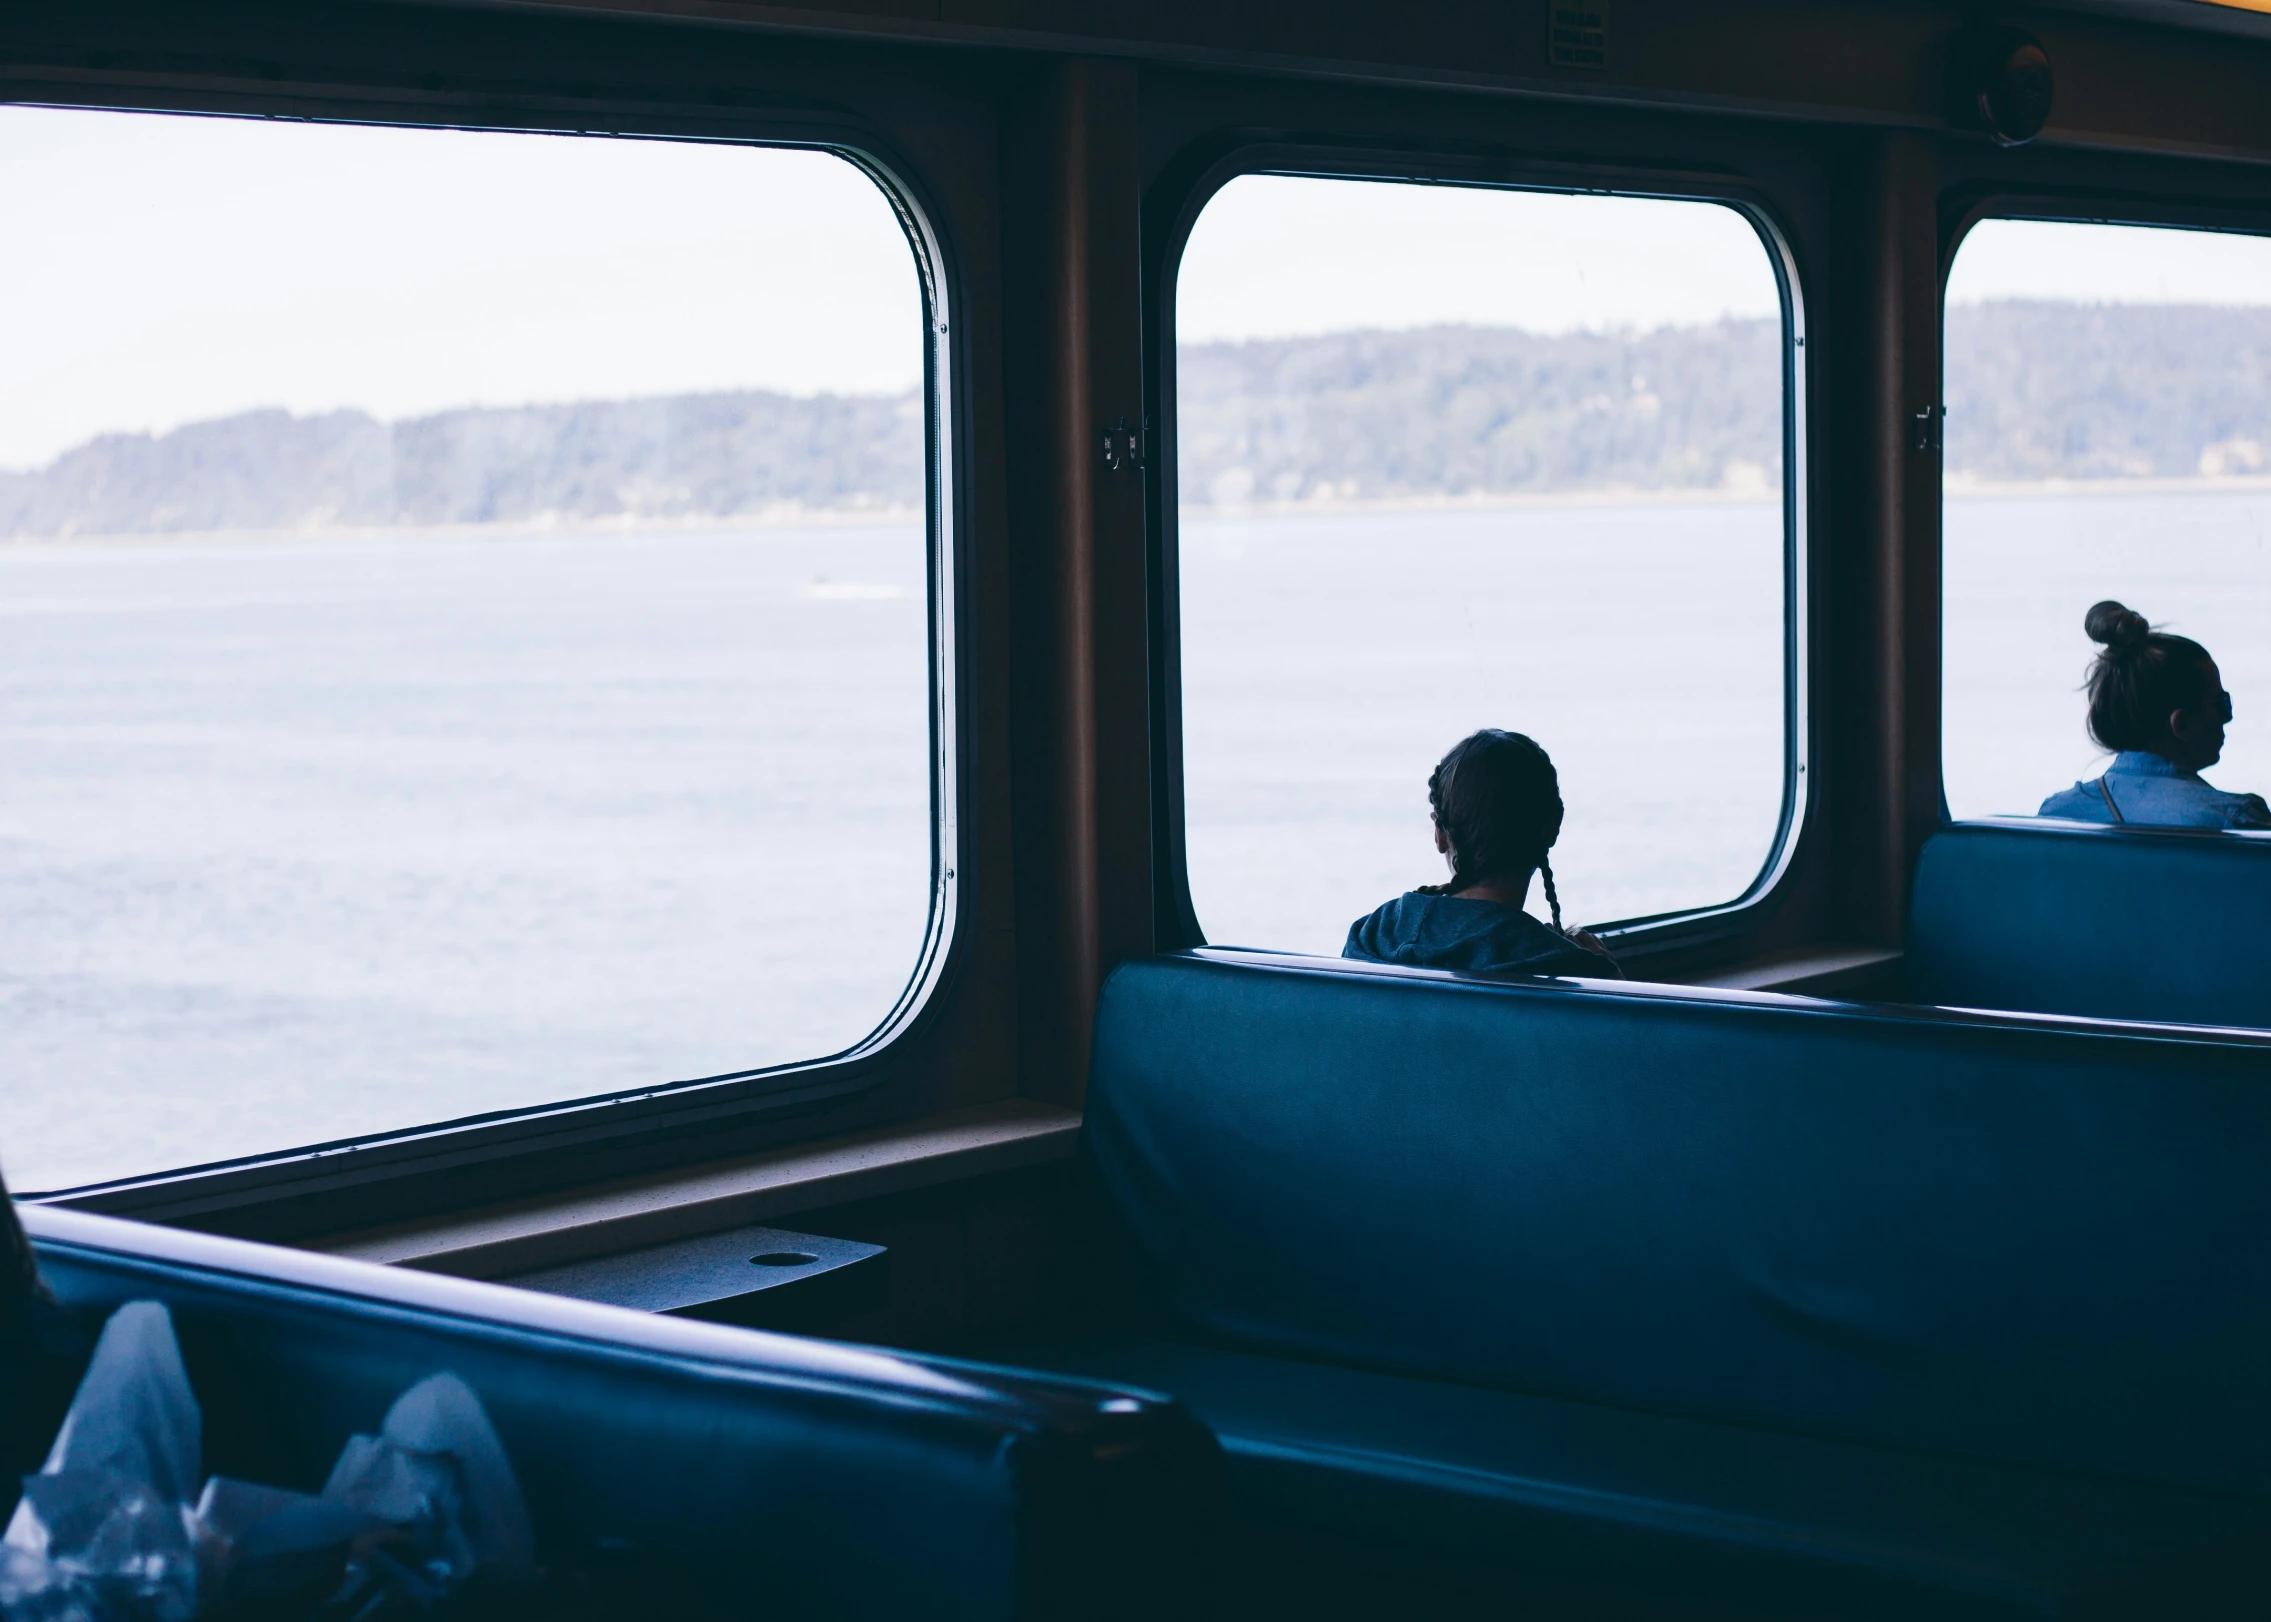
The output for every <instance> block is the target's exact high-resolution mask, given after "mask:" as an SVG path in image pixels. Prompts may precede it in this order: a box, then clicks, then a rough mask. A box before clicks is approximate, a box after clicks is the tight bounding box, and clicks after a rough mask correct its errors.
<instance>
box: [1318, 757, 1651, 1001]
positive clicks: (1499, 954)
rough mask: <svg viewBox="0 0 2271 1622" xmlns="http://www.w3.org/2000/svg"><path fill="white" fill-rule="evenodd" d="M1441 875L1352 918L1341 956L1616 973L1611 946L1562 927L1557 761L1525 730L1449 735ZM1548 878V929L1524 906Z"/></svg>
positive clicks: (1425, 964)
mask: <svg viewBox="0 0 2271 1622" xmlns="http://www.w3.org/2000/svg"><path fill="white" fill-rule="evenodd" d="M1427 799H1428V804H1429V805H1430V806H1431V807H1432V808H1433V809H1434V812H1435V848H1436V849H1437V850H1438V851H1440V852H1442V854H1443V857H1444V859H1445V860H1446V861H1448V862H1449V863H1450V866H1451V878H1450V882H1448V883H1446V884H1430V885H1423V886H1421V887H1420V888H1419V889H1417V890H1412V891H1409V892H1408V893H1406V894H1404V895H1400V896H1398V897H1397V898H1396V899H1395V900H1393V901H1391V902H1389V903H1388V904H1387V905H1385V906H1383V907H1381V908H1380V909H1379V910H1378V911H1376V912H1374V913H1372V914H1371V915H1370V916H1368V917H1364V918H1359V919H1358V920H1357V921H1356V922H1355V923H1354V924H1352V925H1350V926H1349V931H1348V944H1347V945H1346V946H1344V947H1342V948H1341V956H1343V957H1354V958H1363V959H1366V960H1368V961H1370V962H1374V963H1400V964H1403V965H1405V966H1406V967H1409V968H1419V969H1457V970H1461V971H1464V972H1466V973H1470V974H1507V973H1513V974H1579V975H1604V974H1606V975H1614V974H1618V973H1620V971H1619V970H1618V968H1617V966H1616V960H1615V959H1613V958H1611V957H1610V956H1609V953H1608V948H1607V947H1605V946H1603V945H1602V944H1601V943H1600V942H1599V941H1597V940H1595V939H1594V938H1593V937H1592V936H1590V935H1588V934H1586V933H1585V932H1584V931H1582V930H1577V931H1574V932H1573V931H1570V930H1567V929H1565V928H1563V926H1562V922H1561V897H1560V896H1559V895H1558V894H1557V893H1556V892H1555V890H1554V884H1553V865H1552V863H1551V862H1550V861H1549V860H1548V859H1547V852H1549V851H1551V850H1552V849H1553V845H1554V841H1555V840H1557V839H1559V838H1560V837H1561V785H1560V781H1559V779H1558V778H1557V777H1556V776H1555V773H1554V769H1553V762H1552V761H1551V760H1549V759H1548V758H1547V757H1546V752H1545V751H1544V750H1543V749H1541V748H1539V747H1538V746H1537V744H1536V743H1534V742H1533V741H1531V740H1530V739H1529V738H1526V737H1524V736H1523V735H1522V734H1521V733H1519V732H1501V731H1499V730H1498V729H1497V728H1496V727H1486V728H1484V729H1483V730H1482V731H1480V732H1477V733H1475V734H1474V735H1473V736H1471V737H1467V738H1462V739H1460V740H1459V742H1458V743H1456V744H1454V745H1453V746H1452V749H1451V752H1450V753H1449V754H1447V755H1445V756H1444V757H1443V760H1442V763H1441V764H1440V765H1438V766H1437V767H1436V768H1435V775H1434V776H1432V777H1430V778H1429V779H1428V780H1427ZM1533 873H1535V874H1537V875H1538V877H1539V878H1541V879H1542V880H1543V881H1544V888H1545V894H1546V906H1547V908H1548V909H1549V910H1550V911H1551V912H1552V914H1553V926H1552V927H1551V928H1548V927H1547V926H1546V925H1544V924H1541V923H1539V922H1538V921H1537V920H1536V919H1535V918H1533V917H1531V916H1530V915H1529V914H1528V913H1526V912H1524V911H1523V910H1522V907H1523V903H1524V902H1526V901H1527V900H1528V899H1529V895H1530V875H1531V874H1533Z"/></svg>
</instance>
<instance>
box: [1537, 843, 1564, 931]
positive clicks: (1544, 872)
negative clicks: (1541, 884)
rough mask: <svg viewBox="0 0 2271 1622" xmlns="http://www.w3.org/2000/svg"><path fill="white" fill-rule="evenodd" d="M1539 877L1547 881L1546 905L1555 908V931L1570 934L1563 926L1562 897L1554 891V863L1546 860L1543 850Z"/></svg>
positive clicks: (1540, 855) (1539, 865)
mask: <svg viewBox="0 0 2271 1622" xmlns="http://www.w3.org/2000/svg"><path fill="white" fill-rule="evenodd" d="M1538 877H1539V878H1541V879H1544V880H1545V881H1546V905H1547V906H1548V907H1551V908H1552V909H1553V928H1554V933H1555V934H1557V935H1566V934H1568V933H1569V931H1568V930H1567V929H1565V928H1563V927H1562V922H1561V897H1560V896H1558V895H1556V894H1555V893H1554V888H1553V863H1551V862H1549V861H1547V860H1546V858H1545V853H1544V852H1543V851H1540V852H1539V853H1538Z"/></svg>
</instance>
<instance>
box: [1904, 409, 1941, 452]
mask: <svg viewBox="0 0 2271 1622" xmlns="http://www.w3.org/2000/svg"><path fill="white" fill-rule="evenodd" d="M1947 416H1948V408H1947V407H1946V406H1933V407H1932V408H1931V409H1930V410H1928V411H1919V412H1917V413H1916V415H1915V416H1913V417H1911V418H1909V419H1908V448H1909V449H1910V450H1912V451H1936V450H1938V449H1939V448H1940V425H1941V424H1942V423H1943V422H1945V421H1946V420H1947Z"/></svg>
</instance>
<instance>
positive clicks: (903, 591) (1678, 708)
mask: <svg viewBox="0 0 2271 1622" xmlns="http://www.w3.org/2000/svg"><path fill="white" fill-rule="evenodd" d="M2267 529H2271V502H2266V501H2265V500H2264V499H2263V498H2261V497H2256V496H2239V495H2213V494H2202V495H2165V494H2164V495H2136V496H2110V495H2094V496H2090V497H2063V498H2043V497H2030V498H2025V499H2016V498H1976V499H1967V500H1959V501H1957V502H1954V503H1952V504H1951V507H1950V511H1949V520H1948V537H1949V542H1948V589H1949V603H1948V613H1947V636H1948V676H1949V688H1950V698H1949V718H1948V719H1949V731H1948V739H1949V742H1948V761H1947V775H1948V791H1949V796H1950V799H1951V801H1952V803H1953V804H1954V806H1955V809H1956V810H1957V811H1958V813H1959V814H1973V813H1979V812H1986V811H1995V810H2013V809H2018V810H2025V809H2030V808H2031V807H2032V806H2033V805H2034V804H2035V803H2036V802H2038V801H2039V800H2040V798H2041V797H2042V795H2043V794H2045V793H2047V792H2049V791H2050V790H2051V789H2052V788H2055V787H2058V786H2061V785H2062V784H2064V783H2067V782H2071V781H2072V780H2073V779H2074V778H2075V777H2076V776H2077V775H2080V774H2081V773H2083V772H2086V771H2088V770H2090V769H2091V761H2092V759H2093V751H2092V750H2091V749H2090V747H2089V745H2088V743H2087V742H2086V740H2084V739H2083V738H2082V735H2081V730H2080V725H2081V723H2080V717H2081V704H2080V700H2079V698H2078V697H2077V695H2076V694H2075V693H2074V691H2073V689H2074V687H2075V686H2076V684H2077V683H2078V681H2079V679H2080V674H2081V669H2082V665H2083V662H2084V660H2085V658H2086V656H2087V654H2088V651H2089V650H2088V648H2087V646H2086V644H2085V643H2084V641H2083V639H2082V636H2081V632H2080V618H2081V612H2082V609H2083V608H2084V607H2085V606H2086V605H2087V604H2088V603H2089V602H2090V601H2092V600H2093V599H2094V598H2095V597H2097V596H2100V595H2105V594H2109V593H2110V594H2113V595H2119V596H2122V597H2124V598H2126V599H2128V600H2129V601H2131V602H2132V603H2133V604H2135V605H2136V606H2138V607H2140V608H2142V609H2144V610H2145V611H2146V612H2147V613H2148V614H2151V615H2153V616H2154V617H2155V618H2165V619H2170V620H2172V621H2174V622H2175V623H2176V624H2177V625H2178V627H2179V628H2180V629H2183V630H2186V631H2188V632H2191V633H2192V634H2195V635H2199V636H2201V637H2202V638H2203V640H2205V641H2207V642H2208V643H2209V645H2210V646H2211V647H2213V648H2214V649H2215V650H2216V651H2217V653H2218V654H2219V655H2221V656H2222V658H2223V661H2224V665H2225V669H2226V679H2227V681H2228V683H2229V685H2230V686H2231V688H2232V690H2233V691H2234V693H2235V694H2236V695H2237V699H2238V721H2237V723H2236V725H2235V726H2234V727H2233V729H2232V740H2233V743H2232V750H2231V754H2230V757H2229V760H2228V763H2227V765H2226V766H2225V767H2224V768H2223V769H2220V770H2219V771H2216V772H2213V773H2211V774H2210V775H2211V777H2212V778H2214V779H2215V780H2217V781H2219V782H2221V783H2223V784H2224V785H2225V786H2227V787H2235V788H2264V787H2267V786H2271V719H2266V720H2265V721H2264V723H2263V724H2262V727H2261V731H2260V734H2259V733H2258V732H2257V731H2256V729H2255V728H2253V727H2251V724H2250V719H2251V717H2253V716H2264V717H2267V718H2271V709H2259V708H2258V707H2257V706H2258V705H2271V679H2267V680H2259V679H2257V678H2258V677H2267V678H2271V634H2267V633H2271V559H2267V558H2266V556H2265V552H2264V536H2265V532H2266V530H2267ZM1779 544H1780V543H1779V536H1778V534H1777V522H1776V515H1775V511H1774V509H1772V508H1771V507H1767V506H1755V507H1754V506H1743V505H1729V504H1713V505H1709V506H1700V507H1687V508H1681V507H1662V506H1656V507H1630V508H1611V507H1549V508H1524V509H1515V510H1503V511H1496V512H1442V513H1421V514H1398V515H1380V514H1372V515H1364V516H1353V515H1349V516H1340V517H1320V518H1298V519H1293V518H1287V519H1267V520H1249V521H1232V520H1214V521H1202V522H1198V523H1194V524H1191V525H1189V526H1187V529H1186V539H1185V545H1184V549H1183V572H1184V593H1185V603H1186V608H1185V624H1184V637H1185V689H1186V702H1185V708H1186V734H1187V737H1186V753H1187V776H1188V779H1189V782H1188V797H1189V807H1190V810H1189V820H1190V826H1191V877H1192V886H1193V893H1194V896H1195V898H1196V901H1197V905H1198V909H1199V914H1200V917H1201V920H1202V922H1203V923H1204V924H1205V926H1206V928H1207V931H1208V933H1209V935H1210V936H1211V937H1212V938H1214V939H1217V940H1223V941H1237V942H1242V943H1247V944H1256V945H1272V946H1281V947H1290V948H1304V949H1311V950H1327V951H1332V950H1337V949H1338V947H1339V944H1340V939H1341V935H1342V933H1343V932H1344V931H1345V929H1346V927H1347V924H1348V921H1349V919H1350V918H1352V917H1354V916H1356V915H1357V914H1358V913H1361V912H1363V911H1365V910H1367V909H1368V908H1370V907H1371V906H1372V905H1374V904H1375V903H1377V902H1378V901H1379V900H1381V899H1382V898H1384V897H1385V896H1387V895H1390V894H1393V893H1395V892H1396V891H1399V890H1401V889H1404V888H1406V887H1408V886H1410V885H1412V884H1415V883H1419V882H1423V881H1426V880H1429V879H1432V878H1434V877H1435V876H1436V874H1437V872H1438V867H1437V859H1436V858H1435V856H1434V853H1433V851H1432V848H1431V846H1430V842H1429V836H1428V826H1427V807H1426V794H1425V784H1426V775H1427V769H1428V767H1429V765H1430V764H1431V763H1432V762H1433V760H1434V758H1435V756H1436V755H1437V754H1438V753H1440V751H1441V750H1442V748H1443V747H1444V746H1445V745H1446V744H1447V743H1449V742H1450V741H1451V740H1452V739H1453V738H1456V737H1457V736H1459V735H1460V734H1461V733H1462V732H1464V731H1466V730H1469V729H1471V728H1472V727H1474V726H1478V725H1491V724H1495V725H1507V726H1516V727H1521V728H1524V729H1526V730H1529V731H1532V732H1534V733H1535V734H1536V735H1537V736H1538V737H1539V738H1540V739H1541V740H1542V741H1543V742H1545V744H1546V745H1547V747H1548V748H1549V749H1551V750H1552V751H1553V753H1554V756H1555V758H1556V760H1557V761H1558V762H1559V763H1560V766H1561V770H1562V777H1563V792H1564V797H1565V798H1566V799H1567V801H1568V804H1569V817H1570V820H1569V826H1568V831H1567V832H1566V834H1565V835H1564V839H1563V845H1562V848H1561V850H1560V851H1559V852H1558V853H1557V862H1556V867H1557V869H1558V871H1559V872H1560V873H1561V875H1562V895H1563V898H1564V901H1565V903H1566V905H1567V907H1568V910H1569V912H1570V914H1571V915H1572V916H1573V918H1579V919H1585V920H1592V921H1599V920H1606V919H1612V918H1617V917H1623V916H1631V915H1633V914H1635V913H1640V912H1648V911H1656V910H1661V909H1663V908H1668V907H1684V906H1698V905H1707V904H1709V903H1712V902H1715V901H1721V900H1725V899H1727V898H1729V897H1731V896H1732V895H1734V894H1735V893H1736V892H1738V891H1739V890H1741V889H1742V888H1743V886H1744V885H1745V884H1746V883H1748V882H1749V880H1750V879H1751V877H1752V876H1753V875H1754V874H1755V873H1756V871H1757V870H1758V867H1759V864H1760V863H1761V862H1762V861H1763V860H1764V859H1765V857H1766V855H1767V847H1768V843H1769V840H1770V839H1771V836H1772V834H1773V830H1774V822H1775V815H1776V811H1777V808H1778V806H1779V802H1780V796H1781V753H1782V743H1781V731H1782V729H1781V712H1780V705H1781V696H1780V695H1781V670H1780V641H1781V638H1780V613H1781V610H1780V595H1779V594H1780V589H1781V587H1780V562H1779ZM922 575H923V570H922V548H921V538H920V535H919V533H918V532H917V531H916V530H915V529H913V528H911V527H908V528H878V529H872V530H817V531H809V532H794V531H784V530H764V531H757V532H751V533H746V534H720V533H708V534H699V535H687V534H674V535H647V536H636V535H634V536H621V535H608V536H592V535H583V536H574V537H561V538H545V539H506V538H473V539H466V538H453V539H434V538H415V537H407V538H400V539H388V540H383V541H368V542H345V541H326V542H320V543H318V542H284V543H275V544H244V545H228V546H225V545H216V544H212V543H198V542H183V543H166V544H153V545H150V546H146V547H97V546H83V547H66V546H58V547H18V548H11V549H4V550H0V1161H4V1163H5V1164H6V1166H7V1168H8V1171H9V1174H10V1176H11V1178H12V1179H13V1180H14V1181H15V1182H16V1183H17V1185H18V1186H19V1187H24V1188H39V1187H55V1186H62V1185H65V1184H69V1183H73V1182H80V1181H86V1180H90V1179H94V1178H99V1177H108V1176H116V1175H122V1174H126V1173H132V1172H142V1171H149V1170H154V1169H158V1168H161V1167H166V1166H174V1165H184V1164H192V1163H196V1162H201V1161H206V1160H212V1159H217V1158H222V1157H226V1156H229V1155H236V1154H244V1153H252V1152H257V1151H261V1150H267V1149H275V1148H281V1147H287V1146H290V1145H294V1144H300V1143H308V1142H315V1141H321V1140H324V1139H329V1138H335V1137H340V1136H346V1135H351V1134H354V1133H359V1132H367V1131H375V1130H384V1129H388V1128H395V1127H402V1126H409V1125H415V1124H418V1123H421V1122H428V1121H435V1120H441V1119H447V1118H452V1117H456V1116H462V1115H466V1114H471V1113H476V1112H479V1111H483V1110H490V1109H500V1108H509V1107H515V1106H525V1105H530V1104H536V1103H541V1102H546V1101H552V1100H558V1099H566V1098H574V1097H581V1096H585V1095H589V1094H592V1093H596V1092H603V1091H607V1090H611V1089H616V1088H623V1087H632V1086H639V1085H644V1084H651V1083H654V1082H658V1081H668V1080H675V1079H684V1078H688V1077H694V1076H703V1075H713V1074H719V1073H723V1072H729V1071H732V1070H737V1069H746V1068H751V1067H754V1066H758V1065H764V1064H770V1063H777V1062H782V1061H786V1060H790V1059H797V1058H805V1057H810V1056H814V1055H818V1054H823V1053H827V1052H831V1051H835V1050H838V1049H840V1048H842V1047H844V1046H846V1045H848V1044H849V1043H851V1042H853V1041H855V1040H857V1039H858V1038H859V1037H860V1036H862V1035H863V1034H864V1033H865V1032H866V1031H867V1030H868V1029H869V1028H870V1027H871V1026H872V1025H873V1024H874V1022H875V1021H876V1020H877V1019H878V1018H880V1017H881V1016H882V1015H883V1014H884V1013H885V1012H886V1010H887V1009H888V1008H889V1006H890V1004H891V1003H892V1001H893V999H894V998H895V997H896V996H897V994H898V992H899V990H900V988H901V987H902V986H903V985H904V983H905V980H906V977H907V975H908V973H909V971H910V970H911V968H912V967H913V964H914V959H915V954H916V952H917V949H918V947H919V944H920V940H921V936H922V931H923V924H924V917H925V909H926V907H927V904H928V891H927V885H928V874H929V862H930V855H929V828H928V817H929V811H928V794H929V789H928V780H927V776H926V771H925V755H926V749H927V743H926V739H927V728H926V723H925V719H924V703H925V700H924V691H923V689H924V679H925V678H924V669H925V654H924V649H923V614H924V609H923V582H922ZM2251 695H2255V696H2254V697H2253V698H2251Z"/></svg>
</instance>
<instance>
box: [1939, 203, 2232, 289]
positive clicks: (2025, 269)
mask: <svg viewBox="0 0 2271 1622" xmlns="http://www.w3.org/2000/svg"><path fill="white" fill-rule="evenodd" d="M1999 298H2041V299H2066V300H2071V301H2073V302H2075V303H2077V304H2271V237H2258V236H2241V235H2239V234H2238V233H2236V232H2231V231H2172V230H2169V229H2166V228H2165V227H2155V226H2137V225H2074V224H2067V223H2065V222H2063V221H2050V220H1982V221H1980V222H1979V224H1977V225H1975V226H1973V227H1972V228H1971V230H1970V232H1969V233H1968V234H1967V235H1966V236H1965V237H1964V239H1963V245H1962V246H1961V247H1959V248H1958V249H1957V250H1956V262H1955V263H1954V264H1953V265H1952V266H1950V267H1949V270H1948V302H1949V303H1950V304H1977V303H1980V302H1982V301H1984V300H1987V299H1999Z"/></svg>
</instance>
